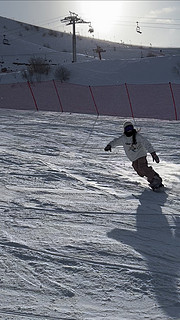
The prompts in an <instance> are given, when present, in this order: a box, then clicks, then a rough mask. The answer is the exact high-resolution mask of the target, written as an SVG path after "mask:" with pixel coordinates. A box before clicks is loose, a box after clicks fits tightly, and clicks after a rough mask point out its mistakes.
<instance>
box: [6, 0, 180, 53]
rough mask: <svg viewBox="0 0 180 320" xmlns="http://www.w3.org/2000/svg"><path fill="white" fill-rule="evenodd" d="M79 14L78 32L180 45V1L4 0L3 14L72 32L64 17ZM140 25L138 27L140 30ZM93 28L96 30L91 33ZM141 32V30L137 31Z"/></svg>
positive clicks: (153, 44) (127, 40)
mask: <svg viewBox="0 0 180 320" xmlns="http://www.w3.org/2000/svg"><path fill="white" fill-rule="evenodd" d="M70 11H71V12H74V13H76V14H77V15H78V16H79V17H80V18H82V19H83V20H84V21H85V22H90V23H81V24H76V34H79V35H82V36H89V37H92V38H98V39H103V40H110V41H115V42H119V43H122V42H124V43H126V44H127V43H128V44H136V45H147V46H149V45H150V46H156V47H159V46H160V47H180V37H179V31H180V1H153V0H151V1H145V0H141V1H135V0H134V1H121V0H120V1H75V0H74V1H67V0H66V1H60V0H57V1H49V0H46V1H43V0H42V1H36V0H34V1H29V0H21V1H16V0H13V1H8V0H6V1H0V15H1V16H3V17H7V18H11V19H15V20H18V21H22V22H26V23H30V24H34V25H38V26H42V27H47V28H51V29H55V30H58V31H64V32H68V33H70V32H72V25H70V26H67V25H66V24H65V23H62V22H61V20H62V19H63V18H65V17H68V16H69V15H70ZM137 26H138V30H137ZM91 27H92V28H93V29H94V32H93V33H90V32H89V29H91ZM137 31H140V32H137Z"/></svg>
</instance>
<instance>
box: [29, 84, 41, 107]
mask: <svg viewBox="0 0 180 320" xmlns="http://www.w3.org/2000/svg"><path fill="white" fill-rule="evenodd" d="M27 84H28V87H29V89H30V91H31V95H32V97H33V101H34V104H35V107H36V110H37V111H39V109H38V105H37V102H36V99H35V96H34V93H33V90H32V87H31V84H30V82H29V81H28V82H27Z"/></svg>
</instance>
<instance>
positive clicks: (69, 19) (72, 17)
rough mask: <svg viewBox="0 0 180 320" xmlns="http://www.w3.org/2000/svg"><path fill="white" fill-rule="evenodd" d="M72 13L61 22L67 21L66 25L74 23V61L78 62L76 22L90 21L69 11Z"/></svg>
mask: <svg viewBox="0 0 180 320" xmlns="http://www.w3.org/2000/svg"><path fill="white" fill-rule="evenodd" d="M69 13H70V15H69V16H68V17H65V18H64V19H62V20H61V22H65V23H66V26H69V25H70V24H72V25H73V37H72V48H73V61H72V62H76V23H90V22H89V21H84V20H83V19H81V18H80V17H78V15H77V14H76V13H74V12H71V11H69Z"/></svg>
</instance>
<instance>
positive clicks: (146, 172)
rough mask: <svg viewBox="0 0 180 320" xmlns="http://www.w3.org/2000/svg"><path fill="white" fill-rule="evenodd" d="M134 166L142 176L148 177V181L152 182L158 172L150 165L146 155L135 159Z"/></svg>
mask: <svg viewBox="0 0 180 320" xmlns="http://www.w3.org/2000/svg"><path fill="white" fill-rule="evenodd" d="M132 166H133V168H134V170H135V171H136V172H137V174H138V175H139V176H140V177H144V176H145V177H147V180H148V182H151V181H152V180H153V178H154V175H155V174H157V173H156V172H155V171H154V170H153V168H152V167H148V162H147V159H146V157H142V158H139V159H137V160H135V161H133V163H132Z"/></svg>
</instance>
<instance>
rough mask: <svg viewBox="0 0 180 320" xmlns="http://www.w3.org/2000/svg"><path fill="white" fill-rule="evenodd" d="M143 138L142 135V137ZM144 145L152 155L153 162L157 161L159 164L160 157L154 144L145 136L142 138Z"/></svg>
mask: <svg viewBox="0 0 180 320" xmlns="http://www.w3.org/2000/svg"><path fill="white" fill-rule="evenodd" d="M140 136H141V135H140ZM141 140H142V143H143V145H144V147H145V148H146V150H147V151H148V152H149V153H150V154H151V156H152V158H153V161H156V162H157V163H159V157H158V156H157V154H156V152H155V150H154V148H153V146H152V144H151V143H150V142H149V140H148V139H147V138H145V137H143V136H141Z"/></svg>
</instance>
